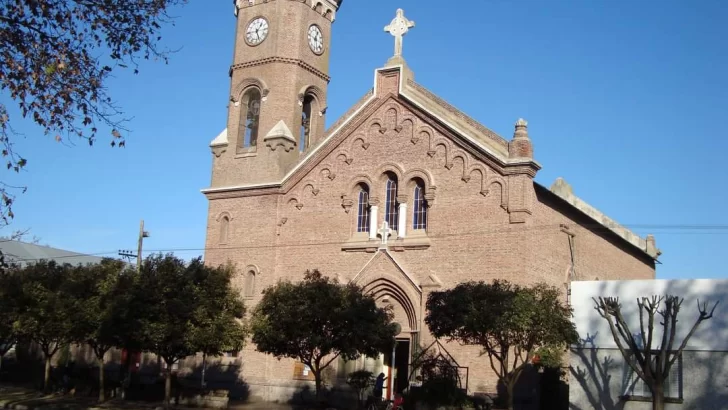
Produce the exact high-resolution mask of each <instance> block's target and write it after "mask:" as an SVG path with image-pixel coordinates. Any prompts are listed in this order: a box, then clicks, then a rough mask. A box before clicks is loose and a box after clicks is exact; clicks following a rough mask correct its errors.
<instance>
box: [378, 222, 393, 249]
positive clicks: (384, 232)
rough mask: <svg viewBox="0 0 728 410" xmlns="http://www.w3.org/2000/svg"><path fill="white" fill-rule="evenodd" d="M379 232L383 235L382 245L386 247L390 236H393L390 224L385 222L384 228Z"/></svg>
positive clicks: (383, 223)
mask: <svg viewBox="0 0 728 410" xmlns="http://www.w3.org/2000/svg"><path fill="white" fill-rule="evenodd" d="M377 232H379V234H380V235H382V245H386V244H387V239H388V238H389V235H391V234H392V230H391V229H389V222H387V221H383V222H382V227H381V228H379V230H377Z"/></svg>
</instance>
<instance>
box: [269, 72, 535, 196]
mask: <svg viewBox="0 0 728 410" xmlns="http://www.w3.org/2000/svg"><path fill="white" fill-rule="evenodd" d="M395 70H399V73H400V74H399V84H398V87H397V88H398V90H397V91H396V94H395V93H393V92H389V93H386V94H384V91H383V90H380V89H379V88H380V86H381V85H380V78H379V77H380V76H381V75H383V74H382V73H383V72H392V71H395ZM402 73H404V74H402ZM408 73H409V71H408V69H407V67H406V66H402V65H399V66H395V67H385V68H380V69H377V70H375V79H374V90H373V92H372V93H367V95H366V96H365V99H364V100H363V101H360V103H359V104H358V105H357V106H355V107H356V108H355V109H353V110H350V112H348V113H347V114H345V116H344V118H342V119H340V120H339V121H337V122H336V123H335V124H334V125H333V126H332V127H331V129H330V130H329V131H328V132H327V135H326V137H325V138H324V140H323V141H321V143H319V144H318V145H317V146H316V147H314V149H312V150H311V151H310V152H309V153H308V154H307V155H306V156H305V157H304V158H303V159H302V160H301V161H300V162H299V163H298V164H297V165H296V166H295V167H293V169H291V170H290V171H289V172H288V173H287V174H286V176H285V177H284V178H283V180H282V181H281V184H282V185H284V186H288V187H290V186H292V185H294V184H295V183H296V182H298V181H299V180H300V179H301V178H303V176H304V175H305V174H306V173H307V172H308V171H309V170H310V169H312V168H313V167H315V166H316V165H317V164H318V163H320V162H321V161H322V160H323V159H324V158H325V157H326V155H328V154H329V153H331V152H332V151H333V150H334V149H335V148H336V147H337V146H338V145H339V144H340V143H341V142H342V141H343V140H345V139H346V137H347V136H348V134H349V133H350V132H351V131H353V130H355V129H356V128H357V127H358V126H359V125H361V123H363V122H365V121H366V120H368V119H369V117H370V115H371V114H372V113H373V112H375V111H376V110H377V109H378V108H380V107H381V106H382V105H384V104H386V103H387V102H388V101H390V100H392V99H394V100H395V101H397V102H398V103H400V104H402V105H404V106H405V107H406V108H408V109H409V110H410V111H411V112H412V113H413V114H414V115H416V116H419V117H421V118H422V119H424V120H425V121H427V122H428V123H433V122H434V123H439V124H442V126H443V128H444V129H441V131H443V132H444V133H445V134H448V135H450V136H451V137H453V139H456V140H459V142H461V143H463V144H464V145H465V146H466V147H467V146H469V147H472V148H474V149H473V150H469V151H471V153H473V154H475V155H476V156H480V157H482V156H483V155H484V156H486V157H488V159H490V160H491V161H493V162H495V164H492V165H496V166H497V167H498V168H503V167H507V166H524V165H525V166H527V167H529V168H533V174H534V175H535V172H536V171H537V170H538V169H540V168H541V166H540V165H539V164H538V163H537V162H536V161H534V160H533V159H530V158H509V157H508V142H507V141H506V140H505V139H504V138H502V137H500V136H498V135H497V134H496V133H494V132H493V131H491V130H489V129H487V128H486V127H484V126H482V125H481V124H479V123H477V122H476V121H475V120H473V119H471V118H470V117H468V116H467V115H466V114H464V113H462V112H461V111H459V110H457V109H455V108H454V107H452V106H450V105H449V104H447V103H446V102H444V101H442V100H441V99H439V98H438V97H437V96H435V95H434V94H432V93H430V92H429V91H427V90H426V89H425V88H424V87H422V86H420V85H418V84H417V83H415V82H414V81H413V80H412V79H411V74H408ZM347 115H348V118H347V117H346V116H347ZM448 117H451V118H455V119H461V121H459V124H456V123H455V122H454V121H453V120H452V119H449V118H448ZM433 125H434V124H433ZM466 128H467V130H465V131H464V129H466ZM474 135H477V137H475V136H474ZM488 141H492V142H491V143H490V144H489V143H488ZM478 154H480V155H478ZM491 161H487V162H491Z"/></svg>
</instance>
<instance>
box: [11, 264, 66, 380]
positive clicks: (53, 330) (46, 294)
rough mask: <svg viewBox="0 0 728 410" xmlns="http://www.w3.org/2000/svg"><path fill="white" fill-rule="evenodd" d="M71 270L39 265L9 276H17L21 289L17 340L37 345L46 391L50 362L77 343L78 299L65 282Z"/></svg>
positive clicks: (14, 272) (15, 279)
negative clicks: (18, 338)
mask: <svg viewBox="0 0 728 410" xmlns="http://www.w3.org/2000/svg"><path fill="white" fill-rule="evenodd" d="M70 270H71V266H70V265H60V264H57V263H56V262H54V261H40V262H38V263H35V264H30V265H27V266H25V267H23V268H15V269H13V270H11V271H10V272H9V273H8V274H9V275H15V277H14V279H13V281H15V282H16V283H17V284H18V285H19V286H18V289H19V292H18V293H17V294H15V295H14V296H13V298H14V303H15V306H16V308H17V309H18V311H17V312H18V313H17V315H18V316H17V320H16V321H15V323H14V330H15V332H16V333H17V335H18V337H21V338H27V339H29V340H32V341H34V342H35V343H37V344H38V346H39V347H40V350H41V351H42V352H43V356H44V358H45V361H46V369H45V376H44V383H43V385H44V386H45V388H48V380H49V377H50V363H51V359H52V358H53V356H54V355H55V354H56V353H57V352H58V350H59V349H60V348H61V347H62V346H63V345H66V344H68V343H70V342H72V341H73V339H74V334H73V333H74V324H73V322H74V319H73V318H74V310H73V306H74V305H75V301H74V297H75V295H74V294H73V293H72V292H71V291H70V290H71V288H70V287H69V286H68V284H69V282H68V281H67V280H66V278H67V276H68V273H69V271H70Z"/></svg>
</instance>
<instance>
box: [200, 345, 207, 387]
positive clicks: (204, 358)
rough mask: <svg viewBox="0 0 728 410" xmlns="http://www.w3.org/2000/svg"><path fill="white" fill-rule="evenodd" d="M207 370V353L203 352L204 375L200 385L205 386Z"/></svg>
mask: <svg viewBox="0 0 728 410" xmlns="http://www.w3.org/2000/svg"><path fill="white" fill-rule="evenodd" d="M206 370H207V353H202V377H201V381H200V387H201V388H203V389H204V388H205V371H206Z"/></svg>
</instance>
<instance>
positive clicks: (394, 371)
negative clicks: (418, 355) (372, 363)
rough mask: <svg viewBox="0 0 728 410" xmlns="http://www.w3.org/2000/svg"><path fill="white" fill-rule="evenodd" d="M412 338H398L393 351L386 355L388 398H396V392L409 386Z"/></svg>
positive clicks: (400, 391)
mask: <svg viewBox="0 0 728 410" xmlns="http://www.w3.org/2000/svg"><path fill="white" fill-rule="evenodd" d="M410 347H411V343H410V339H397V341H396V344H395V346H394V349H392V353H387V354H385V355H384V364H385V366H386V373H385V374H386V376H387V384H386V398H387V399H389V400H394V395H395V394H396V393H402V392H403V391H404V390H405V389H407V387H408V386H409V365H410V356H411V351H410Z"/></svg>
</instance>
